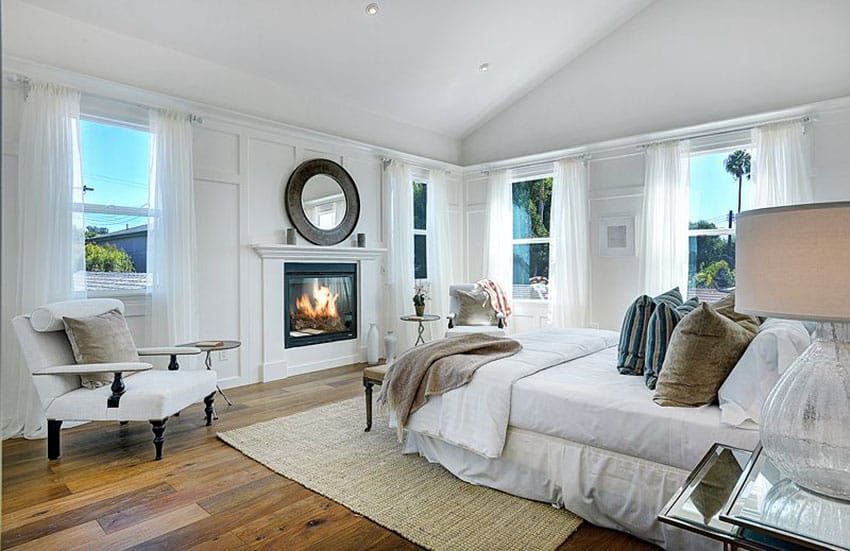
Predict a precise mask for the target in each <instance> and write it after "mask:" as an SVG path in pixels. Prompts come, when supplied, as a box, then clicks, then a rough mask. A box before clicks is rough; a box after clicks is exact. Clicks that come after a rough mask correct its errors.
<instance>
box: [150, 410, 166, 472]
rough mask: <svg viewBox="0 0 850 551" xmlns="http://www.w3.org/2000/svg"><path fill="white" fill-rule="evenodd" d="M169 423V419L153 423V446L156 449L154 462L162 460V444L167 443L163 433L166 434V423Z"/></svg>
mask: <svg viewBox="0 0 850 551" xmlns="http://www.w3.org/2000/svg"><path fill="white" fill-rule="evenodd" d="M166 421H168V417H166V418H165V419H162V420H161V421H151V422H150V424H151V430H152V431H153V445H154V448H156V457H154V461H159V460H160V459H162V443H163V442H165V437H164V436H163V433H165V422H166Z"/></svg>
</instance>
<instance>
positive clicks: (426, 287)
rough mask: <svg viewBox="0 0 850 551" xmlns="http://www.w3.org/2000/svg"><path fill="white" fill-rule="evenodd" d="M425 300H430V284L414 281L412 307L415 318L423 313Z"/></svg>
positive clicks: (423, 281)
mask: <svg viewBox="0 0 850 551" xmlns="http://www.w3.org/2000/svg"><path fill="white" fill-rule="evenodd" d="M426 300H431V284H430V283H429V282H427V281H425V280H421V279H420V280H416V284H415V285H414V287H413V307H414V308H415V309H416V315H417V316H422V315H423V314H424V313H425V301H426Z"/></svg>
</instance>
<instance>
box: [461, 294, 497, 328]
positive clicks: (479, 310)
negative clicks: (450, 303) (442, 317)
mask: <svg viewBox="0 0 850 551" xmlns="http://www.w3.org/2000/svg"><path fill="white" fill-rule="evenodd" d="M454 292H455V297H457V304H458V312H457V317H456V318H455V320H454V323H455V325H461V326H463V325H497V324H498V321H497V320H496V311H495V310H494V309H493V306H492V305H491V304H490V295H488V294H487V293H485V292H484V291H483V290H481V289H473V290H471V291H464V290H462V289H455V291H454Z"/></svg>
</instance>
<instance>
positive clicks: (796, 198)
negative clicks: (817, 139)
mask: <svg viewBox="0 0 850 551" xmlns="http://www.w3.org/2000/svg"><path fill="white" fill-rule="evenodd" d="M752 138H753V149H752V155H753V166H752V182H751V186H752V191H753V192H752V199H751V201H750V202H751V203H752V204H751V205H749V207H750V208H764V207H780V206H783V205H795V204H800V203H811V202H812V183H811V180H810V179H809V147H808V144H807V143H806V133H805V127H804V123H803V121H801V120H798V121H792V122H782V123H776V124H768V125H765V126H761V127H758V128H754V129H753V131H752Z"/></svg>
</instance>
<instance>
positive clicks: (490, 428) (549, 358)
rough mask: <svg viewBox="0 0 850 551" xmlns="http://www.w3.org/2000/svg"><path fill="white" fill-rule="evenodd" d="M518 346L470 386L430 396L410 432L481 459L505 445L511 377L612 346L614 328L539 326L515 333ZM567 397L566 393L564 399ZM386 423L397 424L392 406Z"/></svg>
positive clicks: (410, 422)
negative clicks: (463, 450)
mask: <svg viewBox="0 0 850 551" xmlns="http://www.w3.org/2000/svg"><path fill="white" fill-rule="evenodd" d="M514 338H515V339H516V340H517V341H518V342H519V343H520V344H521V345H522V350H520V351H519V352H518V353H517V354H515V355H513V356H510V357H508V358H502V359H500V360H496V361H493V362H490V363H488V364H486V365H484V366H481V367H480V368H479V369H478V371H476V372H475V376H474V377H472V380H471V381H470V382H469V384H467V385H464V386H461V387H460V388H457V389H455V390H452V391H450V392H446V393H445V394H442V395H440V396H434V397H432V398H431V400H429V401H428V403H427V404H425V405H424V406H423V407H422V408H420V409H419V410H418V411H417V412H416V413H415V414H413V415H411V416H410V419H408V421H407V423H406V428H407V429H408V430H409V431H413V432H418V433H421V434H425V435H428V436H433V437H435V438H439V439H441V440H443V441H445V442H448V443H450V444H453V445H455V446H459V447H461V448H464V449H467V450H470V451H472V452H475V453H477V454H479V455H483V456H484V457H499V456H501V455H502V449H503V448H504V446H505V437H506V436H507V432H508V421H509V420H510V412H511V391H512V389H513V385H514V383H515V382H516V381H518V380H520V379H522V378H523V377H528V376H529V375H533V374H535V373H537V372H538V371H542V370H544V369H547V368H549V367H552V366H555V365H558V364H562V363H564V362H569V361H571V360H574V359H576V358H581V357H583V356H587V355H589V354H593V353H594V352H598V351H599V350H602V349H605V348H610V347H612V346H617V342H618V334H617V333H616V332H615V331H604V330H599V329H555V328H548V329H540V330H537V331H533V332H529V333H524V334H521V335H516V336H515V337H514ZM566 398H568V397H565V399H566ZM389 417H390V426H397V425H396V424H395V422H396V420H395V419H394V418H393V411H392V409H391V410H390V411H389Z"/></svg>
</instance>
